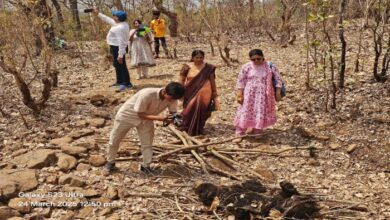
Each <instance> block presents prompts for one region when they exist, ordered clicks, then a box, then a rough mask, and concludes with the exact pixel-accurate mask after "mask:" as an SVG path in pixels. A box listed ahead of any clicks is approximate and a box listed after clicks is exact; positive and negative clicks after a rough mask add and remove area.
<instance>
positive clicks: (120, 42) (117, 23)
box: [92, 9, 133, 91]
mask: <svg viewBox="0 0 390 220" xmlns="http://www.w3.org/2000/svg"><path fill="white" fill-rule="evenodd" d="M92 13H93V14H94V15H95V16H98V17H99V18H100V19H101V20H102V21H103V22H105V23H107V24H109V25H111V28H110V30H109V31H108V34H107V38H106V40H107V44H108V45H110V52H111V54H112V56H113V65H114V67H115V72H116V83H114V84H113V85H112V86H120V87H119V91H124V90H125V89H127V88H132V87H133V85H132V84H131V82H130V76H129V70H128V69H127V66H126V59H125V54H126V50H127V46H128V44H129V40H128V39H129V33H130V29H129V25H128V24H127V22H125V21H126V19H127V14H126V12H124V11H113V12H112V15H113V18H110V17H108V16H106V15H104V14H102V13H99V11H98V10H97V9H93V11H92Z"/></svg>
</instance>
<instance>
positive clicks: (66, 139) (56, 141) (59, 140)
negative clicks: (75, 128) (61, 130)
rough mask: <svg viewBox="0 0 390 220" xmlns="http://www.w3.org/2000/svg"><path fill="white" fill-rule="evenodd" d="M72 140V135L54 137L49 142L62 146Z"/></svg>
mask: <svg viewBox="0 0 390 220" xmlns="http://www.w3.org/2000/svg"><path fill="white" fill-rule="evenodd" d="M72 141H73V138H72V137H68V136H66V137H62V138H56V139H52V140H51V141H50V144H54V145H58V146H63V145H68V144H70V143H72Z"/></svg>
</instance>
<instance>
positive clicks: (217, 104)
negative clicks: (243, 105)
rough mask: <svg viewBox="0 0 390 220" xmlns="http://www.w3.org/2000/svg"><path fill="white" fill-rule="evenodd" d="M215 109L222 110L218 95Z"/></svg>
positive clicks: (215, 100)
mask: <svg viewBox="0 0 390 220" xmlns="http://www.w3.org/2000/svg"><path fill="white" fill-rule="evenodd" d="M214 105H215V111H219V110H221V106H220V104H219V99H218V97H216V98H214Z"/></svg>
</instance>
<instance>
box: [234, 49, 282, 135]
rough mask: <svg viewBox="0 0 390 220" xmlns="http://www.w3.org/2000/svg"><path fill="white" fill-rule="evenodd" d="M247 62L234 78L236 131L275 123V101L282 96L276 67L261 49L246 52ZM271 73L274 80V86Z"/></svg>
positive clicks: (248, 131)
mask: <svg viewBox="0 0 390 220" xmlns="http://www.w3.org/2000/svg"><path fill="white" fill-rule="evenodd" d="M249 57H250V59H251V61H250V62H248V63H246V64H244V65H243V66H242V68H241V70H240V73H239V74H238V79H237V85H236V88H237V102H238V103H239V104H240V106H239V107H238V109H237V113H236V118H235V120H234V126H235V127H236V134H237V135H242V134H245V133H252V134H258V133H260V132H261V130H263V129H264V128H267V127H269V126H272V125H274V124H275V123H276V110H275V103H276V101H279V100H281V98H282V97H281V95H280V88H281V86H282V84H281V79H280V74H279V71H278V70H277V69H276V67H275V65H273V64H272V65H270V63H269V62H267V61H266V60H265V59H264V55H263V52H262V51H261V50H259V49H253V50H251V51H250V52H249ZM272 77H274V78H275V80H276V85H275V87H276V89H274V86H273V82H272Z"/></svg>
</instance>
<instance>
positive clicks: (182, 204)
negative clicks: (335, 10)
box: [0, 35, 390, 219]
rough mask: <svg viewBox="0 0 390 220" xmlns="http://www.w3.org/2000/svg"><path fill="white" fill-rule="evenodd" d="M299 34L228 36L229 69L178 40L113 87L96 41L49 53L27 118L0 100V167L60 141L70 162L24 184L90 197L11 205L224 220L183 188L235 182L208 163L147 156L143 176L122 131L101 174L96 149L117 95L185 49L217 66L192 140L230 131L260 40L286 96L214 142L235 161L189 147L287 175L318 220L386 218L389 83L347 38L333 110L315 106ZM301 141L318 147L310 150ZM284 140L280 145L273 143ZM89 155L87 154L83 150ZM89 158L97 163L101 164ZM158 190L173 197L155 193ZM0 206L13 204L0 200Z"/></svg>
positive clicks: (178, 62) (389, 214) (320, 95)
mask: <svg viewBox="0 0 390 220" xmlns="http://www.w3.org/2000/svg"><path fill="white" fill-rule="evenodd" d="M350 36H352V35H350ZM303 42H304V39H302V38H298V40H297V42H296V43H295V45H292V46H289V47H287V48H280V46H278V45H277V44H274V43H273V42H270V41H268V40H267V39H264V38H260V40H258V41H256V42H255V43H250V42H243V41H242V42H239V43H238V42H235V43H234V44H233V45H232V55H231V56H232V57H233V58H237V59H238V61H239V63H232V64H233V66H231V67H228V66H226V65H225V64H224V63H223V61H222V60H221V58H220V57H219V56H212V55H211V51H210V47H209V46H208V44H206V43H201V42H185V41H181V42H180V43H179V44H178V47H177V49H178V56H179V57H178V59H167V58H164V57H163V58H161V59H158V60H157V66H156V67H154V68H151V69H150V76H151V77H150V78H149V79H141V80H135V70H134V69H131V70H130V74H131V79H132V82H133V83H134V84H135V85H136V88H135V89H133V90H128V91H126V92H123V93H117V92H115V89H113V88H110V87H109V85H110V84H112V83H113V82H114V69H113V67H111V66H110V65H109V64H107V63H106V62H105V61H104V58H103V57H104V56H103V55H102V54H101V51H100V50H99V48H98V47H97V46H96V45H98V44H99V43H97V42H85V43H83V58H84V62H85V63H86V65H85V66H82V65H81V63H80V59H79V58H77V57H74V56H70V55H69V54H70V53H71V51H65V52H59V54H58V55H57V56H56V59H55V60H56V61H55V62H56V64H57V66H58V69H59V71H60V75H59V86H58V88H56V89H55V90H54V91H53V92H52V96H51V98H50V100H49V101H48V103H47V106H46V109H45V110H44V112H43V113H42V114H41V115H39V116H35V117H33V116H31V115H27V114H24V118H25V120H26V124H27V126H28V128H26V127H25V126H24V125H23V122H22V119H21V116H20V114H21V113H23V110H21V112H18V111H13V110H12V107H13V106H6V107H4V109H3V110H4V111H7V112H9V113H11V114H10V116H9V117H0V126H1V127H0V140H1V143H0V146H1V152H0V158H1V167H2V169H3V170H6V169H11V168H12V169H15V168H16V167H18V168H19V166H20V165H21V164H23V163H28V160H31V158H27V159H26V158H25V160H27V162H26V161H23V156H24V155H26V154H28V153H29V152H31V151H36V150H37V149H48V150H53V151H54V152H55V153H56V154H57V157H58V158H60V156H58V155H59V154H60V153H59V152H60V151H62V152H64V153H66V154H67V155H70V154H71V155H73V156H71V157H73V158H75V159H76V162H75V164H74V166H71V167H69V166H70V165H68V166H67V165H66V164H65V165H63V164H62V165H59V164H58V163H59V162H57V165H56V164H55V163H54V164H51V165H48V166H38V167H39V169H37V171H36V172H37V175H38V178H37V181H38V184H37V187H36V188H35V189H33V191H32V192H43V193H45V194H46V195H47V193H48V192H69V191H77V190H83V191H82V192H83V194H84V195H87V194H88V193H89V194H91V195H89V197H88V198H74V197H72V198H66V199H80V200H81V201H84V202H85V203H84V204H83V205H81V207H80V206H78V207H69V205H64V206H65V207H62V208H61V207H50V208H51V212H50V213H49V211H48V209H50V208H47V207H42V208H40V207H32V208H33V209H32V210H18V209H17V207H16V208H15V207H14V209H17V210H18V211H19V212H20V213H22V214H21V215H22V216H24V217H31V216H39V215H43V216H46V217H48V216H51V218H52V219H72V218H90V219H109V218H111V219H217V218H218V217H217V216H216V215H219V218H226V217H227V215H226V213H224V212H218V211H217V212H216V214H213V213H211V214H207V213H206V211H205V208H204V207H203V206H202V204H201V203H200V202H199V201H198V199H197V197H196V195H195V193H194V190H193V187H194V186H195V184H196V183H199V182H212V183H215V184H219V185H231V184H233V183H236V182H237V180H232V179H230V178H228V177H226V176H222V175H219V174H216V173H213V172H210V175H207V174H205V173H204V172H203V170H202V168H201V166H200V165H199V164H198V163H197V161H196V160H195V159H194V157H193V156H192V155H191V154H189V153H187V152H180V153H178V154H172V155H170V156H169V157H168V159H167V160H162V161H155V163H154V165H156V166H159V169H160V170H162V171H163V172H162V173H161V175H156V176H145V175H143V174H141V173H140V172H139V171H138V165H139V162H140V161H141V157H140V152H139V146H138V142H137V135H136V131H135V130H131V131H130V132H129V134H128V136H127V138H126V140H125V141H124V142H123V143H122V145H121V149H120V151H119V157H120V158H122V159H123V160H122V161H119V162H118V167H119V168H120V170H119V171H118V172H116V173H114V174H113V175H112V176H110V177H104V176H103V175H101V171H102V167H101V165H102V163H103V162H104V159H103V158H102V157H101V156H103V155H105V149H106V144H107V138H108V137H109V133H110V130H111V128H112V125H113V118H114V116H115V113H116V111H117V110H118V108H119V107H120V106H121V104H122V103H123V102H125V101H126V100H127V99H128V98H130V97H131V96H132V95H133V94H134V92H136V91H137V90H139V89H142V88H146V87H162V86H164V85H165V84H166V83H168V82H170V81H174V80H177V79H178V75H179V71H180V68H181V66H182V64H183V63H185V62H187V61H188V60H189V56H190V53H191V51H192V50H193V49H195V48H197V49H202V50H204V51H205V52H206V60H207V62H209V63H211V64H214V65H216V66H217V73H216V74H217V86H218V90H219V92H218V93H219V95H220V101H221V104H222V110H221V111H217V112H214V113H213V115H212V117H211V118H210V119H209V120H208V122H207V125H206V133H207V134H205V135H203V136H200V137H197V139H199V140H202V141H203V142H215V141H221V140H225V139H229V138H231V137H232V136H233V135H234V127H233V125H232V122H233V119H234V115H235V111H236V107H237V104H236V102H235V90H234V87H235V82H236V77H237V73H238V71H239V68H240V66H241V65H242V64H244V63H245V62H247V61H248V59H247V53H248V51H249V50H250V49H251V48H261V49H263V51H264V53H265V55H266V58H267V59H269V60H272V62H273V63H274V64H275V65H276V66H277V67H278V68H279V70H280V71H281V72H282V76H283V80H284V81H285V82H286V85H287V97H285V98H284V99H283V100H282V101H281V102H279V103H278V104H277V106H278V113H277V114H278V122H277V124H276V125H275V126H274V127H272V128H269V129H267V130H266V131H265V132H264V135H263V136H261V137H259V138H245V139H244V140H243V141H242V142H240V143H233V142H232V141H228V142H225V143H221V144H216V145H213V146H214V147H215V149H217V150H218V151H220V152H225V153H224V155H226V156H228V157H230V158H232V159H234V160H235V161H237V162H240V163H242V164H244V166H245V167H246V169H244V171H241V172H240V171H237V170H234V169H232V168H231V167H229V166H226V165H224V164H223V163H221V162H220V161H219V160H218V159H216V158H215V157H213V155H212V154H211V153H207V152H204V151H205V150H207V149H204V148H202V149H199V152H200V153H202V152H203V153H202V155H203V158H204V159H206V160H207V161H208V163H210V164H212V165H213V166H216V167H219V168H220V169H222V170H224V171H225V172H227V173H233V172H234V173H235V175H236V176H238V177H240V178H242V179H248V178H250V177H253V175H252V174H251V173H248V172H249V171H248V168H249V170H253V171H255V172H257V173H258V174H259V175H260V176H262V178H263V179H262V181H263V182H264V183H267V184H271V185H277V184H278V183H279V182H280V181H282V180H287V181H290V182H291V183H293V184H294V185H295V186H296V187H297V189H298V190H299V191H300V192H304V193H309V194H314V195H315V196H316V198H318V200H319V201H320V202H319V203H320V205H321V208H322V211H321V212H322V213H324V216H323V217H322V218H328V219H329V218H340V219H347V218H348V219H389V218H390V211H389V210H390V199H389V198H390V181H389V180H390V179H389V177H390V173H389V172H390V160H389V158H390V157H389V156H390V129H389V126H390V108H389V106H390V86H389V82H386V83H383V84H382V83H376V82H374V81H373V80H372V78H373V77H372V74H371V72H370V71H369V70H370V69H371V63H372V62H371V60H372V57H371V56H369V54H370V50H371V49H370V48H369V47H367V49H366V51H365V54H364V70H363V71H360V72H358V73H354V72H353V68H352V65H351V63H352V61H353V59H354V54H355V51H356V48H355V47H351V46H349V48H348V61H349V64H348V66H347V70H346V88H345V89H344V90H343V91H340V92H339V93H338V95H337V96H338V100H337V109H336V110H334V109H329V112H325V108H324V102H325V91H324V85H323V81H322V75H321V74H320V73H318V74H315V73H314V70H313V69H311V72H312V75H311V77H312V83H313V89H311V90H307V89H306V88H305V85H304V82H305V77H306V66H305V65H306V64H305V52H304V50H303V49H302V48H303V46H302V45H303ZM169 43H171V42H170V41H169ZM371 52H372V51H371ZM127 62H128V63H129V60H127ZM8 98H10V99H11V97H8ZM92 102H93V103H94V104H95V105H93V104H92ZM19 107H20V106H19ZM22 109H23V108H22ZM155 125H156V135H155V144H156V145H158V144H167V143H174V141H176V140H178V139H177V137H176V136H175V135H174V134H173V133H172V132H171V130H170V129H169V128H167V127H162V125H161V123H159V122H157V123H155ZM166 147H168V146H166ZM309 147H314V148H316V150H315V152H314V155H313V152H312V153H310V151H309V150H308V148H309ZM234 149H244V150H238V151H237V150H234ZM249 149H250V150H251V151H249ZM283 149H288V150H286V151H280V150H283ZM164 151H168V149H167V148H163V147H160V148H158V149H157V148H156V151H155V152H156V153H155V155H158V154H160V153H161V152H164ZM49 153H50V152H49ZM91 156H93V158H94V159H92V160H91ZM65 157H66V156H65ZM21 158H22V159H21ZM64 160H66V159H64ZM99 160H102V161H103V162H100V163H99ZM69 161H73V159H69ZM46 162H47V161H46ZM46 162H45V163H46ZM69 163H73V162H69ZM68 168H69V169H68ZM21 169H23V168H21ZM0 172H1V171H0ZM0 175H6V174H1V173H0ZM69 175H71V177H69ZM67 178H68V180H69V179H70V180H69V181H70V182H67ZM72 187H73V188H72ZM77 187H79V188H77ZM163 192H165V194H167V192H168V193H172V195H173V194H174V196H164V195H165V194H164V193H163ZM18 197H20V196H17V197H16V198H18ZM85 197H87V196H85ZM64 198H65V197H62V198H61V197H60V198H57V199H64ZM27 199H30V200H32V198H29V197H28V198H27ZM66 201H68V200H66ZM91 201H92V202H96V201H100V202H102V203H91ZM88 202H90V203H89V204H90V206H88V205H87V204H88ZM94 204H95V205H94ZM102 204H107V206H110V207H104V206H103V205H102ZM0 205H3V206H7V205H8V206H10V207H12V206H11V205H10V204H9V203H8V204H7V203H6V202H4V201H3V202H2V203H0ZM111 206H112V207H111ZM356 207H358V208H356ZM19 209H20V207H19ZM0 219H1V217H0Z"/></svg>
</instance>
